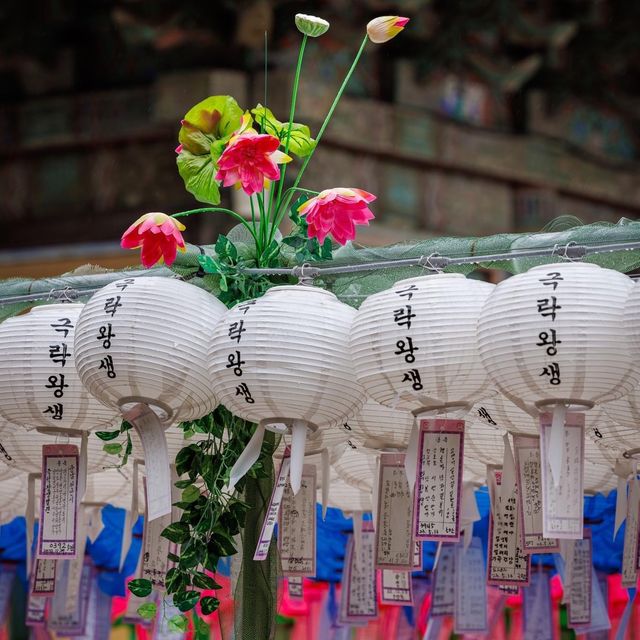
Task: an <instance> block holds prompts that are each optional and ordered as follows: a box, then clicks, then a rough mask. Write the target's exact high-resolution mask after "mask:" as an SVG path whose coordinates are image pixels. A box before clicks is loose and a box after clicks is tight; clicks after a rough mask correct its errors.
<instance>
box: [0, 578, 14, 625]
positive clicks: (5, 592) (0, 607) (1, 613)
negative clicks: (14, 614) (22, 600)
mask: <svg viewBox="0 0 640 640" xmlns="http://www.w3.org/2000/svg"><path fill="white" fill-rule="evenodd" d="M15 576H16V572H15V567H10V566H8V565H3V566H2V568H1V571H0V620H7V619H8V613H7V609H8V607H9V601H10V599H11V590H12V588H13V580H14V578H15Z"/></svg>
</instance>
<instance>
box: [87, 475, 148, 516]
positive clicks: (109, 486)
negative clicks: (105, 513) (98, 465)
mask: <svg viewBox="0 0 640 640" xmlns="http://www.w3.org/2000/svg"><path fill="white" fill-rule="evenodd" d="M132 483H133V465H132V464H128V465H127V466H126V467H123V468H120V469H104V470H103V471H100V472H99V473H94V474H92V475H90V476H89V477H88V478H87V491H86V494H85V498H84V502H85V503H88V504H96V505H101V504H110V505H111V506H113V507H117V508H119V509H130V507H131V488H132ZM144 503H145V497H144V485H143V483H142V482H139V483H138V505H139V510H140V513H143V512H144ZM136 518H137V514H134V518H133V520H134V521H135V519H136Z"/></svg>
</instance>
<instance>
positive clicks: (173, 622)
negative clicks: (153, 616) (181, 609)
mask: <svg viewBox="0 0 640 640" xmlns="http://www.w3.org/2000/svg"><path fill="white" fill-rule="evenodd" d="M167 626H168V627H169V631H175V632H176V633H180V632H182V633H184V632H185V631H186V630H187V627H188V626H189V621H188V620H187V617H186V616H183V615H182V614H178V615H176V616H173V617H172V618H169V621H168V622H167Z"/></svg>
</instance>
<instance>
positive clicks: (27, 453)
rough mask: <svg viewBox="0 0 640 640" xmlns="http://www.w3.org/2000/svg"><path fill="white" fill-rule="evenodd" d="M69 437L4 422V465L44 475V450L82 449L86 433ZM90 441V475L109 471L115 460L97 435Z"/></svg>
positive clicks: (0, 447)
mask: <svg viewBox="0 0 640 640" xmlns="http://www.w3.org/2000/svg"><path fill="white" fill-rule="evenodd" d="M67 433H68V434H69V435H65V434H54V433H39V432H38V431H33V430H32V431H27V430H26V429H23V428H21V427H18V426H16V425H14V424H11V423H9V422H4V421H0V464H6V465H8V466H10V467H12V468H13V469H15V470H17V471H20V472H26V473H40V471H41V470H42V447H43V446H44V445H51V444H75V445H76V446H77V447H78V448H79V449H82V443H81V434H82V432H79V431H78V432H67ZM85 437H87V472H88V473H97V472H98V471H101V470H102V469H104V468H105V467H108V466H113V465H114V460H117V459H116V458H114V456H112V455H109V454H107V453H105V451H104V449H103V446H104V442H103V441H102V440H100V439H99V438H97V437H96V436H95V435H94V434H85Z"/></svg>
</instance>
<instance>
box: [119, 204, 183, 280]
mask: <svg viewBox="0 0 640 640" xmlns="http://www.w3.org/2000/svg"><path fill="white" fill-rule="evenodd" d="M185 228H186V227H185V226H184V225H183V224H182V223H181V222H179V221H178V220H176V219H175V218H172V217H171V216H168V215H167V214H166V213H159V212H154V213H145V214H144V215H143V216H140V217H139V218H138V219H137V220H136V221H135V222H134V223H133V224H132V225H131V226H130V227H129V228H128V229H127V230H126V231H125V232H124V233H123V234H122V239H121V241H120V246H121V247H122V248H123V249H139V248H140V247H142V252H141V254H140V259H141V261H142V264H143V265H144V266H145V267H147V268H149V267H152V266H153V265H154V264H157V263H158V262H160V263H162V262H164V263H165V264H166V265H167V266H170V265H172V264H173V262H174V260H175V259H176V254H177V252H178V250H180V251H185V250H186V248H185V246H184V238H183V237H182V233H181V231H184V230H185Z"/></svg>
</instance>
